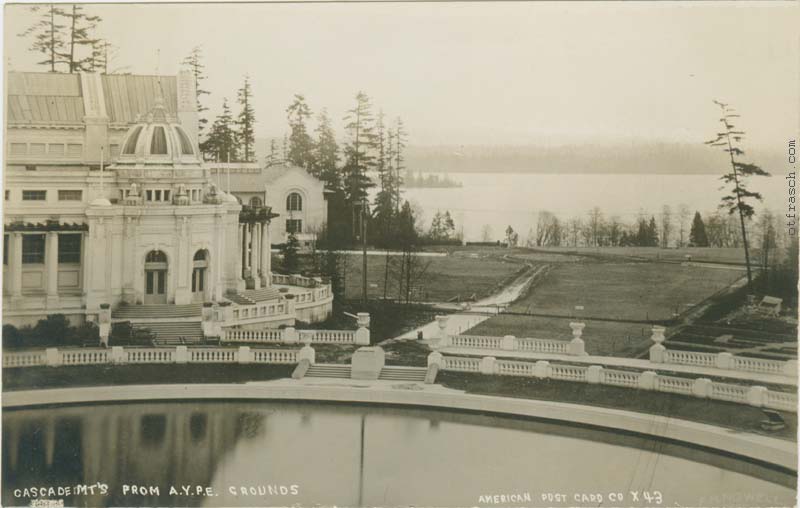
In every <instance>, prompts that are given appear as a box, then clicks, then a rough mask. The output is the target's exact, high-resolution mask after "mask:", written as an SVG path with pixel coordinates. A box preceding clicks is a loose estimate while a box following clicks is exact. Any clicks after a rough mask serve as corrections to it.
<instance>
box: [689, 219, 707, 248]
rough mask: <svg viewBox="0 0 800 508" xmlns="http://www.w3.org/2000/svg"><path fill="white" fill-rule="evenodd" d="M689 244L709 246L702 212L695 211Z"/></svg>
mask: <svg viewBox="0 0 800 508" xmlns="http://www.w3.org/2000/svg"><path fill="white" fill-rule="evenodd" d="M689 245H691V246H693V247H708V236H707V235H706V225H705V224H704V223H703V218H702V217H701V216H700V212H695V213H694V220H692V228H691V230H689Z"/></svg>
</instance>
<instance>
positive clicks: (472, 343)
mask: <svg viewBox="0 0 800 508" xmlns="http://www.w3.org/2000/svg"><path fill="white" fill-rule="evenodd" d="M452 341H453V346H455V347H468V348H474V349H500V348H501V347H502V344H503V338H502V337H486V336H482V335H453V338H452Z"/></svg>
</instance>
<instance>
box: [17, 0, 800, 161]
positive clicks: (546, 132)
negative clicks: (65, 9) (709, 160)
mask: <svg viewBox="0 0 800 508" xmlns="http://www.w3.org/2000/svg"><path fill="white" fill-rule="evenodd" d="M88 11H89V12H91V13H93V14H97V15H100V16H101V17H102V18H103V22H102V27H101V35H103V36H105V37H106V38H108V39H109V40H110V41H111V42H112V43H114V44H116V45H118V46H119V47H120V51H119V54H118V57H117V59H116V62H114V66H123V65H127V66H129V68H128V70H129V71H130V72H133V73H147V74H152V73H154V72H155V71H156V69H157V66H158V69H159V70H160V72H161V73H164V74H174V73H175V72H176V71H177V70H178V69H179V63H180V61H181V60H182V59H183V57H185V56H186V55H187V54H188V53H189V51H190V50H191V48H192V47H193V46H195V45H202V47H203V49H204V51H205V55H206V62H205V63H206V66H207V72H208V76H209V79H208V81H207V84H206V88H208V89H209V90H210V91H211V92H212V95H211V96H210V97H209V98H207V99H206V102H207V103H208V105H209V106H210V107H211V110H212V111H211V113H216V112H218V109H219V104H220V103H221V100H222V97H228V98H229V100H230V99H234V98H235V95H236V94H235V90H236V89H237V88H238V87H239V86H240V84H241V81H242V76H243V75H244V74H249V75H250V77H251V78H252V83H253V88H254V94H255V107H256V116H257V120H258V124H257V128H256V135H257V136H258V137H268V136H282V135H283V133H284V132H285V130H286V127H285V125H286V114H285V110H286V107H287V106H288V104H289V103H290V102H291V100H292V96H293V94H295V93H302V94H304V95H305V96H306V99H307V101H308V103H309V105H310V106H311V108H312V110H314V111H315V112H316V111H318V110H319V109H320V108H322V107H327V108H328V110H329V112H330V113H331V115H332V116H333V117H334V120H335V122H336V127H337V131H338V133H339V134H340V136H341V130H342V123H343V122H342V116H343V115H344V112H345V110H346V109H347V108H349V107H350V106H351V104H352V102H353V96H354V95H355V93H356V92H357V91H358V90H363V91H365V92H366V93H367V94H369V96H370V97H371V98H372V99H373V102H374V104H375V105H376V106H379V107H380V108H382V109H383V110H384V112H385V113H386V114H387V115H388V116H389V117H395V116H397V115H399V116H402V118H403V120H404V121H405V123H406V124H407V126H408V130H409V131H410V134H411V136H410V138H411V139H410V140H411V142H412V143H414V144H497V143H502V144H563V143H574V142H587V141H600V142H607V141H623V142H627V141H630V140H632V139H634V140H640V139H647V140H659V141H686V142H692V143H697V142H701V141H703V140H705V139H708V138H709V137H712V136H713V133H714V132H715V131H716V128H717V123H716V118H717V114H718V111H716V110H715V107H714V105H713V104H712V102H711V100H712V99H715V98H719V99H722V100H725V101H727V102H730V103H732V104H733V105H734V106H735V107H737V109H738V110H739V111H740V112H741V114H742V119H741V126H742V127H744V128H745V129H746V130H747V131H748V133H749V135H750V136H749V143H750V144H751V145H752V146H759V147H761V146H763V147H765V148H766V147H770V148H771V147H773V146H774V147H784V146H785V143H786V140H787V139H788V138H790V137H792V136H796V134H797V130H798V113H797V112H798V93H799V90H800V84H799V83H798V69H799V68H800V66H799V65H798V55H799V52H798V47H800V42H799V39H798V28H797V27H798V16H797V14H798V4H797V3H796V2H769V3H766V2H757V3H750V2H745V1H738V2H713V3H712V2H708V3H706V2H698V3H688V2H687V3H671V2H652V3H645V2H636V3H633V2H631V3H605V2H591V3H587V2H575V3H572V2H570V3H566V2H565V3H524V2H514V3H491V4H490V3H427V4H420V3H413V4H410V3H390V4H363V3H358V4H327V5H326V4H232V5H231V4H228V5H220V4H195V5H188V4H184V5H179V4H170V5H154V4H149V5H145V4H139V5H119V4H118V5H108V4H106V5H93V6H89V7H88ZM32 20H33V17H32V15H31V14H30V13H28V12H27V10H26V8H25V7H20V6H6V16H5V54H6V58H7V63H8V65H9V66H10V67H9V68H10V69H12V70H36V69H37V66H36V65H35V62H36V60H37V58H39V57H40V55H35V54H32V53H30V52H29V51H28V50H27V47H28V46H29V43H30V41H29V40H26V39H23V38H21V37H17V36H16V34H17V33H19V32H20V31H22V30H23V29H24V28H25V27H26V26H28V25H29V24H30V23H31V22H32ZM157 50H160V63H159V58H157ZM39 69H40V70H46V69H44V68H41V67H39Z"/></svg>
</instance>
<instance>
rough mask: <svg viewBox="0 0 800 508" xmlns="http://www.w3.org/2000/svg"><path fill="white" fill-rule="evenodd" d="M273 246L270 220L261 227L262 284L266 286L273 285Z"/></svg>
mask: <svg viewBox="0 0 800 508" xmlns="http://www.w3.org/2000/svg"><path fill="white" fill-rule="evenodd" d="M271 248H272V246H271V245H270V242H269V222H265V223H264V224H262V228H261V276H262V279H261V281H262V282H261V284H262V286H264V287H268V286H271V285H272V273H270V271H271V269H272V267H271V266H270V262H271V261H272V258H271V257H270V255H271V253H270V249H271Z"/></svg>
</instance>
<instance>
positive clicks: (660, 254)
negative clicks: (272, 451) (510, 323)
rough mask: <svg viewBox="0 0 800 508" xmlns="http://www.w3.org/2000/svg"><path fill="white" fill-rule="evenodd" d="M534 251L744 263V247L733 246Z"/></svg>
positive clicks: (539, 250)
mask: <svg viewBox="0 0 800 508" xmlns="http://www.w3.org/2000/svg"><path fill="white" fill-rule="evenodd" d="M536 252H537V253H568V254H576V255H585V256H597V255H600V256H632V257H637V258H645V259H652V260H654V261H684V260H685V259H686V255H687V254H688V255H690V256H692V261H702V262H709V263H733V264H741V265H744V249H739V248H733V247H683V248H680V249H662V248H659V247H577V248H576V247H536Z"/></svg>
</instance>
